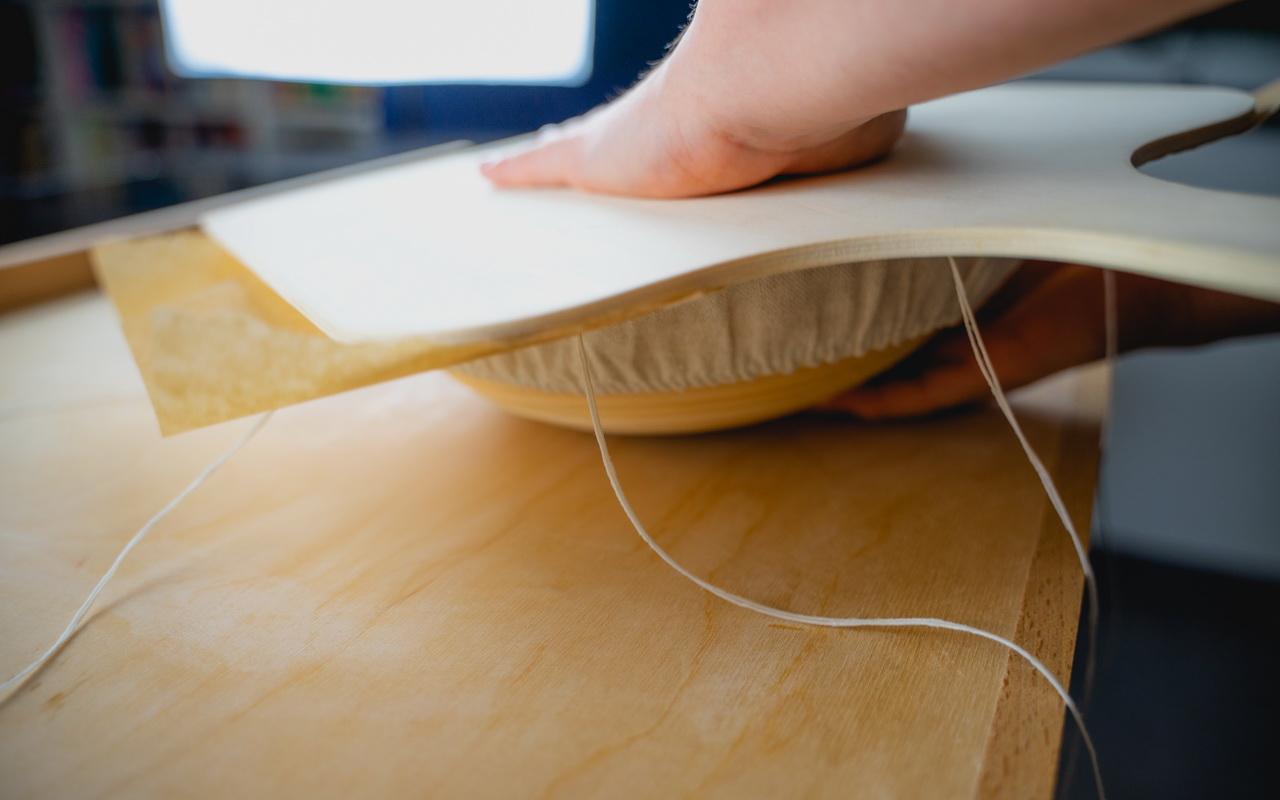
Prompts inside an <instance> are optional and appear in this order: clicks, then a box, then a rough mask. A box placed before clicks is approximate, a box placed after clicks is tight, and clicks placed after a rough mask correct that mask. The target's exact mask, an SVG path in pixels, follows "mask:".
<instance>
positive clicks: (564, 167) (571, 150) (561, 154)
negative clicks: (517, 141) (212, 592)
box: [480, 136, 582, 187]
mask: <svg viewBox="0 0 1280 800" xmlns="http://www.w3.org/2000/svg"><path fill="white" fill-rule="evenodd" d="M581 150H582V144H581V140H580V139H579V138H578V137H576V136H566V137H562V138H558V139H553V140H551V141H549V142H545V143H542V144H537V145H534V146H533V147H532V148H530V149H528V150H525V151H524V152H522V153H517V154H515V155H513V156H507V157H506V158H500V159H497V160H496V161H487V162H485V163H483V164H481V165H480V173H481V174H482V175H484V176H485V177H486V178H488V179H489V180H490V181H491V182H492V183H493V184H494V185H495V186H505V187H519V186H572V185H574V184H575V183H576V182H577V176H578V164H579V163H580V161H581V158H580V154H581Z"/></svg>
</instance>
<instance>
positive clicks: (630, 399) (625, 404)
mask: <svg viewBox="0 0 1280 800" xmlns="http://www.w3.org/2000/svg"><path fill="white" fill-rule="evenodd" d="M926 338H928V337H925V336H921V337H916V338H913V339H910V340H908V341H906V342H902V343H900V344H896V345H892V346H890V347H886V348H884V349H882V350H875V351H872V352H870V353H865V354H863V355H860V356H854V357H852V358H846V359H843V360H841V361H837V362H835V363H832V364H824V365H822V366H818V367H806V368H803V369H798V370H796V371H795V372H791V373H788V374H786V375H765V376H763V377H760V378H756V379H754V380H749V381H741V382H739V383H728V384H721V385H719V386H707V387H699V388H696V389H688V390H685V391H682V392H654V393H649V394H604V395H600V396H599V397H598V402H599V407H600V417H601V421H602V422H603V424H604V427H605V430H606V431H608V432H609V433H611V434H632V435H659V436H660V435H671V434H685V433H706V432H709V431H717V430H724V429H726V428H736V427H741V426H743V425H751V424H753V423H756V422H763V421H764V420H767V419H774V418H777V417H781V416H785V415H787V414H791V413H793V412H796V411H799V410H801V409H804V408H809V407H810V406H813V405H814V404H816V403H819V402H821V401H823V400H826V399H827V398H829V397H831V396H833V395H835V394H838V393H839V392H841V391H843V390H845V389H848V388H850V387H852V386H856V385H857V384H859V383H862V382H863V381H865V380H867V379H868V378H870V377H872V376H873V375H876V374H877V373H880V372H883V371H884V370H886V369H888V368H889V367H891V366H893V365H894V364H896V363H897V362H898V361H900V360H901V359H902V358H903V357H905V356H907V355H908V354H909V353H911V352H912V351H913V350H915V349H916V348H917V347H919V346H920V344H921V343H923V342H924V340H925V339H926ZM450 374H452V375H453V377H454V378H456V379H457V380H458V381H460V382H462V383H463V384H465V385H467V386H469V387H470V388H472V389H473V390H475V391H476V392H477V393H479V394H480V395H482V396H483V397H485V398H486V399H487V400H489V401H491V402H493V403H494V404H496V405H498V406H499V407H501V408H502V409H504V410H506V411H508V412H510V413H512V414H515V415H516V416H518V417H524V418H525V419H532V420H536V421H539V422H548V423H551V424H553V425H559V426H561V427H565V428H572V429H575V430H581V431H589V430H591V417H590V415H589V413H588V411H587V405H586V401H585V400H584V399H583V396H582V395H580V394H558V393H553V392H544V391H542V390H540V389H535V388H530V387H526V386H520V385H517V384H511V383H502V382H500V381H494V380H488V379H485V378H477V377H475V376H472V375H467V374H465V373H461V372H458V371H456V370H451V371H450Z"/></svg>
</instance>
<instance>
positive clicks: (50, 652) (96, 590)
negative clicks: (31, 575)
mask: <svg viewBox="0 0 1280 800" xmlns="http://www.w3.org/2000/svg"><path fill="white" fill-rule="evenodd" d="M273 413H274V412H271V411H268V412H267V413H265V414H263V415H262V416H261V417H258V421H257V422H255V423H254V424H253V426H252V427H251V428H249V430H248V431H246V432H245V434H244V435H243V436H241V437H240V439H239V440H238V441H237V442H236V443H235V444H234V445H232V446H231V449H229V450H227V451H226V452H225V453H223V454H222V455H220V456H218V457H217V458H216V459H214V461H213V462H212V463H211V464H209V466H207V467H205V468H204V469H203V470H202V471H201V472H200V474H199V475H197V476H196V477H195V480H193V481H191V483H189V484H187V488H185V489H183V490H182V491H181V492H179V493H178V495H177V496H176V497H174V498H173V499H172V500H170V501H169V502H168V503H166V504H165V506H164V508H162V509H160V510H159V511H157V512H156V513H155V515H154V516H152V517H151V519H149V520H147V522H146V524H145V525H143V526H142V527H141V528H139V529H138V532H137V533H135V534H134V535H133V538H131V539H129V541H128V543H127V544H125V546H124V548H123V549H122V550H121V551H120V554H119V555H117V556H116V560H115V561H113V562H111V567H110V568H109V569H108V570H107V571H106V573H105V574H104V575H103V576H102V577H101V578H100V579H98V583H97V585H96V586H94V587H93V591H91V592H89V596H88V597H86V598H85V599H84V602H83V603H81V604H80V608H79V609H77V610H76V613H75V614H73V615H72V617H71V621H70V622H68V623H67V627H66V628H64V629H63V631H62V635H61V636H59V637H58V638H57V640H55V641H54V643H53V644H51V645H49V649H47V650H45V651H44V653H42V654H41V655H40V657H39V658H37V659H36V660H35V661H32V662H31V663H30V664H28V665H27V666H26V668H24V669H23V670H22V671H21V672H19V673H18V674H17V675H14V676H13V677H12V678H10V679H9V680H7V681H5V682H4V683H2V684H0V699H2V698H4V697H5V696H6V695H7V694H8V692H9V691H10V690H11V689H16V688H17V687H19V686H21V685H22V683H23V682H24V681H25V680H26V679H27V678H29V677H30V676H31V675H32V674H34V673H35V672H36V671H37V670H39V669H40V668H41V667H42V666H44V665H45V664H46V663H47V662H48V661H49V659H51V658H53V657H54V655H56V654H57V652H58V650H60V649H61V648H62V646H63V645H64V644H66V643H67V640H68V639H70V638H71V637H72V635H73V634H74V633H75V632H76V629H77V628H78V627H80V623H81V622H82V621H83V620H84V618H85V615H86V614H88V613H89V609H91V608H93V604H94V602H95V601H96V600H97V599H98V595H100V594H102V590H103V589H105V588H106V586H107V584H108V583H110V582H111V579H112V578H113V577H115V574H116V570H118V569H119V568H120V565H121V564H122V563H124V559H125V557H126V556H128V555H129V551H131V550H133V548H134V547H137V546H138V544H139V543H140V542H141V541H142V540H143V539H145V538H146V536H147V534H148V533H150V532H151V529H152V528H154V527H155V526H156V525H158V524H159V523H160V521H161V520H163V519H164V518H165V517H167V516H168V515H169V513H170V512H172V511H173V510H174V509H175V508H177V507H178V504H179V503H181V502H182V501H183V500H185V499H186V498H187V495H189V494H191V493H192V492H194V491H195V490H196V489H199V488H200V487H201V485H203V484H204V482H205V481H207V480H209V478H211V477H213V474H214V473H215V472H217V471H218V470H219V469H220V468H221V467H222V465H223V464H226V463H227V461H229V460H230V459H231V457H232V456H234V455H235V454H236V453H237V452H239V451H240V448H242V447H244V446H245V445H246V444H248V443H249V440H251V439H252V438H253V437H255V436H257V435H258V431H260V430H262V427H263V426H264V425H266V424H267V420H269V419H271V415H272V414H273Z"/></svg>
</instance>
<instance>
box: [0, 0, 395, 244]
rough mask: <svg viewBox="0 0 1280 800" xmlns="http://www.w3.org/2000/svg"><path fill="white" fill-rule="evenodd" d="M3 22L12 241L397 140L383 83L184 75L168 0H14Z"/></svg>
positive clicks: (0, 156) (0, 16)
mask: <svg viewBox="0 0 1280 800" xmlns="http://www.w3.org/2000/svg"><path fill="white" fill-rule="evenodd" d="M0 28H4V29H6V30H8V31H9V33H7V34H6V35H5V40H6V42H5V43H6V47H4V48H3V49H4V51H5V52H4V54H3V55H0V69H2V72H0V113H3V116H4V117H6V123H5V125H4V128H3V133H2V134H0V195H3V197H4V205H5V206H8V208H5V209H4V214H3V217H4V220H3V221H0V242H3V241H12V240H14V239H17V238H25V236H29V235H32V234H38V233H42V232H47V231H51V230H58V229H61V228H65V227H68V226H72V225H77V224H85V223H88V222H92V221H96V220H98V219H103V218H107V217H110V216H115V215H119V214H120V213H121V211H122V210H128V211H141V210H147V209H150V208H158V207H161V206H165V205H170V204H172V203H175V202H180V201H182V200H187V199H191V198H196V197H205V196H208V195H211V194H217V193H220V192H226V191H230V190H233V189H238V188H243V187H245V186H251V185H256V184H261V183H264V182H268V181H272V180H278V179H281V178H286V177H291V176H294V175H299V174H303V173H306V172H312V171H316V170H319V169H325V168H328V167H331V166H336V165H338V164H343V163H348V162H350V161H351V160H353V157H359V155H360V154H367V155H368V157H373V156H375V155H379V154H381V153H382V152H383V150H384V149H385V148H384V147H382V144H383V106H382V91H381V90H380V89H376V88H368V87H357V86H328V85H310V84H286V83H276V82H270V81H253V80H226V79H198V80H187V79H182V78H179V77H177V76H175V75H174V74H173V73H172V72H171V71H170V70H169V68H168V66H167V64H166V62H165V52H164V43H163V39H162V31H161V20H160V11H159V8H158V5H157V3H156V2H155V0H93V1H92V2H69V1H67V0H25V2H5V3H3V4H2V5H0ZM15 31H16V32H17V33H16V35H15Z"/></svg>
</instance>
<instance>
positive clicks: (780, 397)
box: [452, 258, 1018, 434]
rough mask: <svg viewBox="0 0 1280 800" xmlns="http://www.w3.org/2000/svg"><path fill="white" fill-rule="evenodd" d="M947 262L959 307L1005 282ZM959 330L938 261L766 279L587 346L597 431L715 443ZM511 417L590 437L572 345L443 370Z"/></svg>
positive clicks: (993, 271)
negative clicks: (956, 279)
mask: <svg viewBox="0 0 1280 800" xmlns="http://www.w3.org/2000/svg"><path fill="white" fill-rule="evenodd" d="M1017 264H1018V262H1017V261H1016V260H1009V259H993V258H969V259H958V260H957V265H958V267H959V269H960V273H961V276H962V277H963V279H964V283H965V287H966V290H967V292H968V294H969V297H970V299H971V301H972V302H973V303H974V304H975V305H976V304H978V303H981V302H983V301H984V300H986V299H987V298H988V297H989V296H990V295H991V294H992V293H993V292H994V291H995V290H996V289H997V288H998V287H999V286H1000V284H1001V283H1002V282H1003V281H1004V280H1005V279H1006V278H1007V277H1008V276H1009V275H1010V274H1011V273H1012V272H1013V271H1014V269H1016V267H1017ZM959 321H960V310H959V306H958V305H957V301H956V293H955V285H954V283H953V281H952V278H951V273H950V271H949V268H948V265H947V262H946V259H908V260H898V261H871V262H863V263H858V264H846V265H841V266H835V267H824V268H819V269H808V270H802V271H799V272H791V273H785V274H781V275H774V276H771V277H767V278H761V279H757V280H754V281H750V282H748V283H742V284H738V285H736V286H731V287H729V288H727V289H725V290H723V291H720V292H716V293H714V294H711V295H708V296H704V297H700V298H698V299H696V300H691V301H688V302H685V303H681V304H679V305H675V306H670V307H667V308H663V309H661V310H659V311H655V312H652V313H650V314H646V315H645V316H642V317H638V318H636V319H632V320H629V321H627V322H623V323H620V324H617V325H612V326H609V327H607V328H602V329H599V330H595V331H591V332H590V333H587V334H586V344H587V349H588V352H589V353H590V357H591V363H592V373H593V375H594V378H595V382H596V391H597V393H598V395H599V405H600V414H601V418H602V421H603V423H604V427H605V429H606V430H607V431H608V432H610V433H624V434H677V433H696V432H703V431H712V430H719V429H723V428H731V427H736V426H740V425H749V424H752V423H755V422H761V421H763V420H767V419H772V418H775V417H780V416H783V415H786V414H789V413H792V412H794V411H798V410H800V409H803V408H806V407H808V406H811V405H813V404H815V403H817V402H819V401H821V400H824V399H826V398H828V397H831V396H832V395H834V394H837V393H838V392H840V391H843V390H845V389H848V388H851V387H853V386H856V385H857V384H859V383H862V382H863V381H865V380H867V379H868V378H870V377H872V376H874V375H876V374H877V373H879V372H881V371H883V370H885V369H886V368H888V367H889V366H891V365H893V364H894V363H895V362H897V361H898V360H899V359H901V358H902V357H904V356H905V355H907V354H908V353H910V352H911V351H912V350H914V349H915V348H916V347H918V346H919V345H920V344H921V343H922V342H923V341H924V340H925V339H926V338H927V337H928V336H929V334H931V333H933V332H935V331H937V330H939V329H940V328H944V327H946V326H948V325H953V324H956V323H958V322H959ZM452 372H453V375H454V376H455V377H457V378H458V379H459V380H461V381H462V382H463V383H465V384H467V385H468V386H470V387H471V388H472V389H474V390H475V391H477V392H479V393H480V394H482V395H483V396H485V397H486V398H488V399H489V400H491V401H492V402H494V403H496V404H497V405H499V406H501V407H502V408H504V409H506V410H507V411H509V412H511V413H513V414H516V415H518V416H521V417H526V418H529V419H535V420H539V421H542V422H550V423H554V424H556V425H563V426H566V427H570V428H576V429H585V430H589V429H590V428H591V419H590V416H589V414H588V412H587V407H586V403H585V400H584V399H583V383H582V368H581V364H580V362H579V356H578V349H577V341H576V338H568V339H560V340H557V341H553V342H549V343H545V344H540V345H535V346H532V347H526V348H523V349H520V350H514V351H510V352H507V353H502V354H500V355H496V356H490V357H488V358H482V359H479V360H477V361H471V362H468V363H466V364H463V365H461V366H458V367H455V368H454V369H453V370H452Z"/></svg>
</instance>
